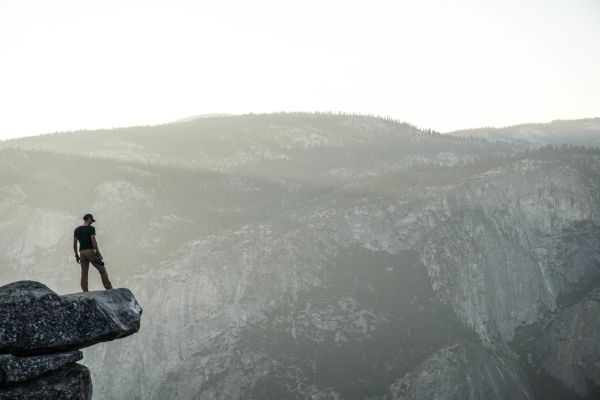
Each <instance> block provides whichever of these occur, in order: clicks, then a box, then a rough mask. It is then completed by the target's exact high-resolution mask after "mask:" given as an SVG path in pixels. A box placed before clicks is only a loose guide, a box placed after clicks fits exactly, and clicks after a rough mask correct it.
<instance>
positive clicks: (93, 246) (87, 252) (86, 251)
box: [73, 214, 112, 292]
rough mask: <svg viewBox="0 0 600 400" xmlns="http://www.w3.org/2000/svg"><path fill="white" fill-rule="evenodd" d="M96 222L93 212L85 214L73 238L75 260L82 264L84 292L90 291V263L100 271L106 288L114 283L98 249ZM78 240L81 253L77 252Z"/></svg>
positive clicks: (109, 287) (82, 287) (110, 287)
mask: <svg viewBox="0 0 600 400" xmlns="http://www.w3.org/2000/svg"><path fill="white" fill-rule="evenodd" d="M94 222H96V220H95V219H94V217H93V216H92V214H85V215H84V216H83V225H81V226H78V227H77V228H75V232H74V236H75V237H74V238H73V251H75V261H77V263H78V264H81V289H82V290H83V291H84V292H87V291H88V270H89V268H90V263H92V265H93V266H94V267H96V269H97V270H98V272H100V277H101V278H102V284H103V285H104V288H105V289H112V284H111V283H110V280H109V279H108V273H107V272H106V267H105V266H104V262H103V261H102V254H100V251H99V250H98V243H97V242H96V228H94V227H93V226H92V224H93V223H94ZM77 241H79V254H77Z"/></svg>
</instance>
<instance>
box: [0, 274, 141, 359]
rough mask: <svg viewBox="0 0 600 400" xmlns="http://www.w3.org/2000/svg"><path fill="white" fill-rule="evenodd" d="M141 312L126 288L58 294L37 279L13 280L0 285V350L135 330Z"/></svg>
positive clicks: (81, 342) (63, 347) (49, 347)
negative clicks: (34, 280)
mask: <svg viewBox="0 0 600 400" xmlns="http://www.w3.org/2000/svg"><path fill="white" fill-rule="evenodd" d="M141 314H142V308H141V306H140V305H139V304H138V303H137V301H136V299H135V297H134V296H133V294H132V293H131V291H129V290H128V289H114V290H108V291H98V292H87V293H75V294H70V295H64V296H59V295H57V294H56V293H55V292H53V291H52V290H50V289H48V288H47V287H46V286H45V285H43V284H41V283H39V282H33V281H19V282H14V283H11V284H8V285H6V286H3V287H0V315H2V316H3V321H2V329H0V353H4V354H7V353H10V354H14V355H20V356H24V355H39V354H46V353H56V352H63V351H67V350H72V349H81V348H84V347H88V346H91V345H94V344H96V343H99V342H104V341H110V340H114V339H118V338H122V337H125V336H129V335H131V334H133V333H135V332H137V331H138V330H139V327H140V317H141Z"/></svg>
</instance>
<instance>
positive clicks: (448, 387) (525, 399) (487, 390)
mask: <svg viewBox="0 0 600 400" xmlns="http://www.w3.org/2000/svg"><path fill="white" fill-rule="evenodd" d="M413 399H414V400H427V399H431V400H433V399H435V400H446V399H447V400H452V399H464V400H493V399H497V400H502V399H514V400H532V399H534V396H533V393H532V391H531V388H530V387H529V385H528V384H527V379H526V378H525V376H524V374H523V373H522V372H521V370H520V369H519V368H518V366H517V364H516V362H514V361H513V360H511V359H510V358H508V357H506V356H503V355H499V354H495V353H494V352H492V351H490V350H488V349H486V348H485V347H483V346H478V345H476V344H455V345H453V346H447V347H444V348H442V349H440V350H439V351H438V352H436V353H435V354H433V355H432V356H431V357H429V358H428V359H427V360H425V361H424V362H423V363H422V364H421V365H420V366H419V367H418V368H417V370H415V371H414V372H411V373H409V374H406V375H405V376H404V377H402V378H400V379H398V380H397V381H396V382H394V383H393V384H392V385H391V386H390V389H389V391H388V393H387V395H386V400H413Z"/></svg>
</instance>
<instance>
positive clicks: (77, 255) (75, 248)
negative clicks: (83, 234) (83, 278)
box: [73, 237, 79, 264]
mask: <svg viewBox="0 0 600 400" xmlns="http://www.w3.org/2000/svg"><path fill="white" fill-rule="evenodd" d="M73 251H74V252H75V261H77V264H79V254H78V253H77V238H76V237H74V238H73Z"/></svg>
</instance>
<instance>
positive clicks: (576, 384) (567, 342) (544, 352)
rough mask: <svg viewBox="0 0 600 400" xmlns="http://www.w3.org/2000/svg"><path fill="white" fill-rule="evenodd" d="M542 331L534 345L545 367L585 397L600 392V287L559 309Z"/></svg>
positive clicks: (568, 386) (596, 394)
mask: <svg viewBox="0 0 600 400" xmlns="http://www.w3.org/2000/svg"><path fill="white" fill-rule="evenodd" d="M542 332H543V333H542V336H541V338H540V339H539V340H538V341H537V342H536V346H535V347H536V355H537V357H538V358H539V359H540V360H541V365H542V368H544V370H546V372H548V374H550V375H551V376H553V377H554V378H556V379H558V380H559V381H561V382H562V383H563V384H564V385H565V386H566V387H567V388H568V389H570V390H572V391H574V392H575V393H577V394H578V395H580V396H582V397H586V398H587V397H589V396H590V395H592V396H598V395H600V393H599V392H598V389H599V388H600V288H596V289H594V290H593V291H591V292H590V293H589V294H588V295H587V296H586V297H585V298H584V299H583V301H581V302H579V303H576V304H574V305H573V306H570V307H566V308H564V309H562V310H560V311H559V312H558V313H557V314H556V316H555V317H554V318H553V319H552V320H551V321H550V322H548V323H546V324H544V326H543V329H542ZM592 393H593V394H592ZM594 398H596V397H594Z"/></svg>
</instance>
